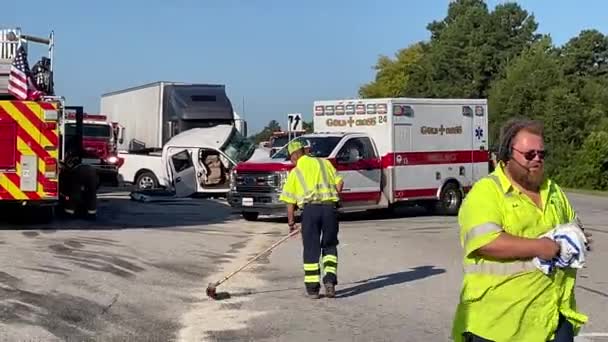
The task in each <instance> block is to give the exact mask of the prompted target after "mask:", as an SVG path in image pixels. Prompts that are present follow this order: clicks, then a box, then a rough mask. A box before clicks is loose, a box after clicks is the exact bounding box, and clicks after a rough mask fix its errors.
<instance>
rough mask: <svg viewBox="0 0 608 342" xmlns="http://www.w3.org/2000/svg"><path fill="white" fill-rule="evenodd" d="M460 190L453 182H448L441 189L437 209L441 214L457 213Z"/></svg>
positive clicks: (460, 198)
mask: <svg viewBox="0 0 608 342" xmlns="http://www.w3.org/2000/svg"><path fill="white" fill-rule="evenodd" d="M462 198H463V196H462V191H461V190H460V186H458V184H457V183H455V182H449V183H447V184H446V185H444V186H443V189H441V194H440V196H439V202H438V203H437V211H438V212H439V213H440V214H443V215H457V214H458V210H460V205H461V204H462Z"/></svg>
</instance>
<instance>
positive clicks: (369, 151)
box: [337, 138, 376, 162]
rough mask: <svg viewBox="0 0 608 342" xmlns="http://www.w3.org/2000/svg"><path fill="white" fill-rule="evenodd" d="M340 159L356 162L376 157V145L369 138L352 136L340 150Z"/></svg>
mask: <svg viewBox="0 0 608 342" xmlns="http://www.w3.org/2000/svg"><path fill="white" fill-rule="evenodd" d="M337 157H338V160H342V161H348V162H356V161H357V160H366V159H374V158H376V153H375V151H374V147H373V145H372V143H371V141H370V140H369V138H351V139H349V140H348V141H347V142H346V143H345V144H344V146H342V148H341V149H340V152H338V156H337Z"/></svg>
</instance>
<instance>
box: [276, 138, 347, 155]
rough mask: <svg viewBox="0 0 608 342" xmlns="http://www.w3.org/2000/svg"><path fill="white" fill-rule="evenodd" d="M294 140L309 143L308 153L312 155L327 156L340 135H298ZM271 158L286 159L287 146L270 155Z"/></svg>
mask: <svg viewBox="0 0 608 342" xmlns="http://www.w3.org/2000/svg"><path fill="white" fill-rule="evenodd" d="M294 140H300V141H302V143H304V146H306V145H310V154H311V155H312V156H313V157H319V158H327V157H329V155H330V153H331V151H333V150H334V148H335V147H336V145H337V144H338V142H340V140H342V138H341V137H298V138H296V139H294ZM272 159H279V160H287V159H289V158H288V157H287V146H285V147H283V148H282V149H280V150H279V151H277V153H275V154H273V155H272Z"/></svg>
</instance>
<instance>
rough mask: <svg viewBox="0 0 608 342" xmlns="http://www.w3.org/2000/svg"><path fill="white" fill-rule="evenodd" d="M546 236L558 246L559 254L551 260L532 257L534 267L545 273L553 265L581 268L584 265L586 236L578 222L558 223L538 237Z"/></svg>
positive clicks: (549, 271) (551, 269)
mask: <svg viewBox="0 0 608 342" xmlns="http://www.w3.org/2000/svg"><path fill="white" fill-rule="evenodd" d="M543 237H547V238H550V239H551V240H553V241H555V242H557V243H558V244H559V246H560V251H559V254H558V255H557V256H556V257H555V258H553V260H542V259H540V258H538V257H537V258H534V260H533V262H534V264H535V265H536V267H537V268H538V269H539V270H541V271H542V272H543V273H545V274H549V273H551V272H552V271H553V269H554V268H555V267H559V268H566V267H571V268H583V266H585V252H586V250H587V238H586V237H585V234H584V233H583V231H582V230H581V228H580V227H579V225H578V224H576V223H574V222H571V223H566V224H560V225H558V226H557V227H555V228H554V229H552V230H550V231H548V232H547V233H545V234H543V235H542V236H540V237H539V238H543Z"/></svg>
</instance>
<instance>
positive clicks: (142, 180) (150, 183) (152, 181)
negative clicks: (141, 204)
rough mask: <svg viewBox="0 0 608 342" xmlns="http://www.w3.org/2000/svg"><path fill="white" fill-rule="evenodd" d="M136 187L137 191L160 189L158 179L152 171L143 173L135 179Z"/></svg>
mask: <svg viewBox="0 0 608 342" xmlns="http://www.w3.org/2000/svg"><path fill="white" fill-rule="evenodd" d="M135 187H136V188H137V190H147V189H156V188H158V179H156V176H155V175H154V173H153V172H151V171H143V172H141V173H140V174H138V175H137V177H135Z"/></svg>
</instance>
